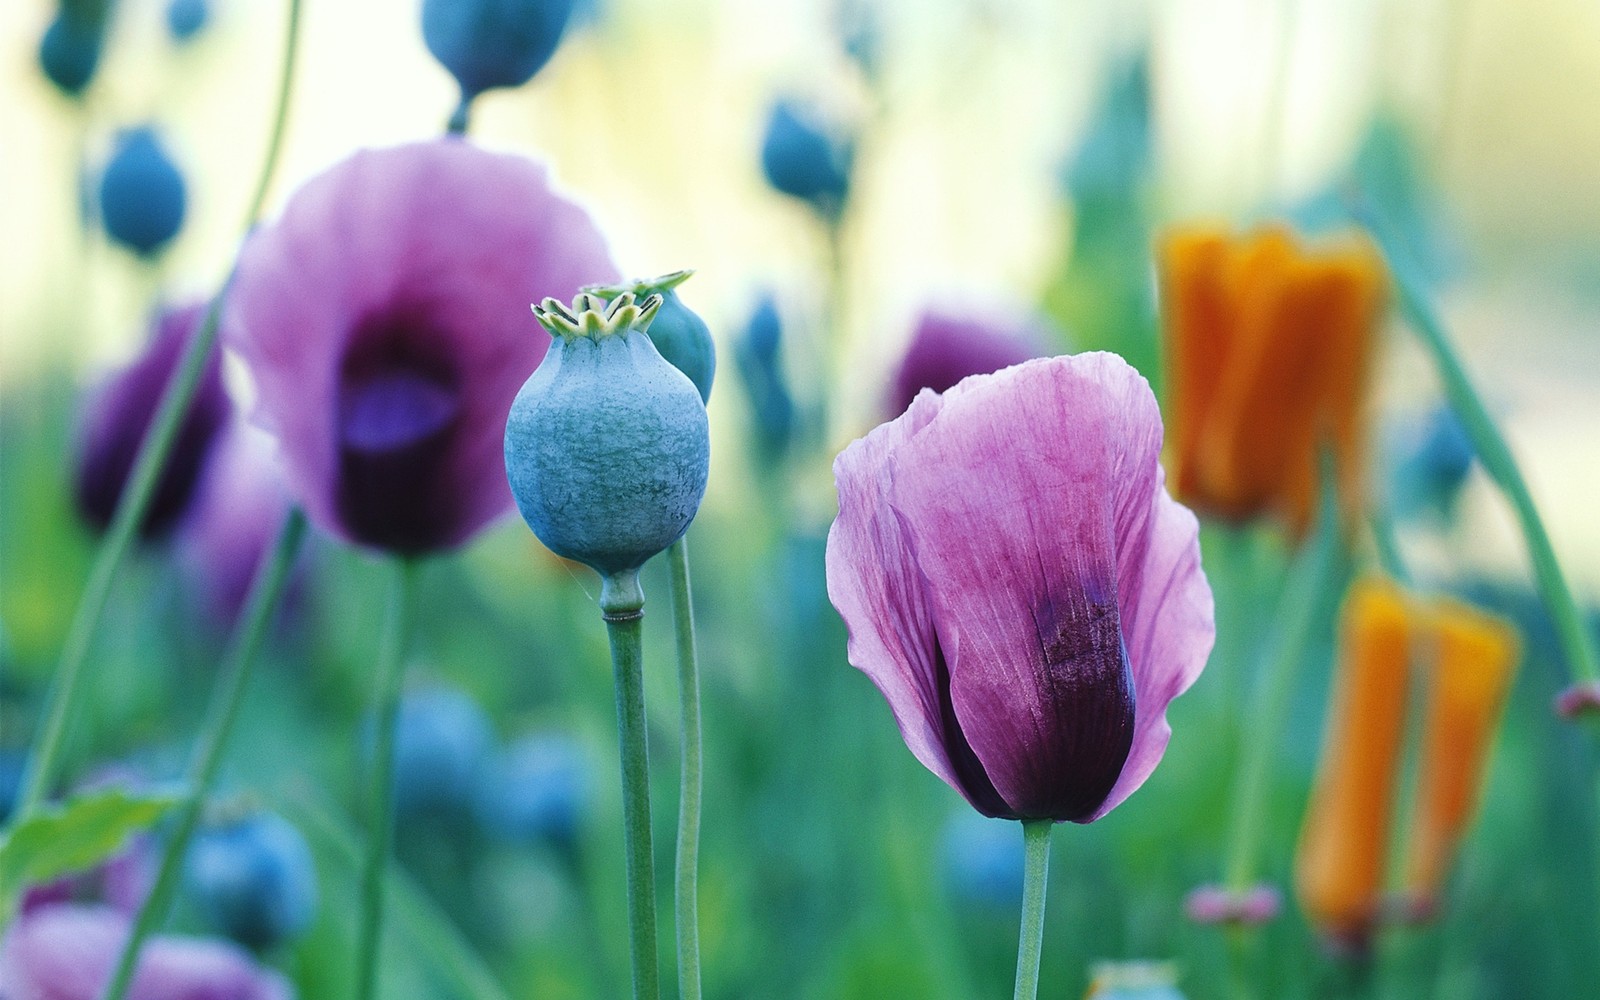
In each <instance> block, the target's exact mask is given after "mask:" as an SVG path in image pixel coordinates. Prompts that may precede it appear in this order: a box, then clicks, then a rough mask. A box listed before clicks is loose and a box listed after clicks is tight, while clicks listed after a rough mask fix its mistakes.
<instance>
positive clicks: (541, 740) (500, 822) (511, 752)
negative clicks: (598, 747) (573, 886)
mask: <svg viewBox="0 0 1600 1000" xmlns="http://www.w3.org/2000/svg"><path fill="white" fill-rule="evenodd" d="M590 794H591V789H590V767H589V761H588V757H587V755H586V754H585V753H584V751H583V748H582V746H580V745H579V744H578V743H577V742H576V741H574V740H573V739H571V738H570V737H568V736H565V735H562V734H559V733H554V732H545V733H536V734H533V735H530V736H525V737H523V738H522V739H520V740H518V741H517V742H515V743H513V744H511V745H510V746H509V747H507V748H506V749H504V750H503V751H501V752H500V753H498V754H496V755H495V757H494V759H493V760H492V761H491V763H490V765H489V767H488V768H487V769H486V771H485V773H484V780H483V783H482V785H481V786H480V788H479V799H478V814H479V817H480V818H481V820H482V821H483V825H484V827H485V828H486V829H487V830H489V831H490V832H492V833H493V834H495V835H496V836H498V837H500V838H501V839H503V840H506V841H509V842H511V843H516V844H525V845H533V844H546V845H549V846H550V847H552V848H555V849H556V850H557V851H559V852H560V853H562V854H563V855H568V856H570V855H571V854H572V853H573V852H574V851H576V850H577V848H578V844H579V836H580V833H581V829H582V821H583V813H584V810H585V808H586V806H587V804H588V802H589V798H590Z"/></svg>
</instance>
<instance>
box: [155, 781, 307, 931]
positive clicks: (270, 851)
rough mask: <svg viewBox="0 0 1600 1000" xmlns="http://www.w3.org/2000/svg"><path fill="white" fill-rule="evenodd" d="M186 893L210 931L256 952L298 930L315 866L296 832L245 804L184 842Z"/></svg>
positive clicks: (303, 923) (283, 821)
mask: <svg viewBox="0 0 1600 1000" xmlns="http://www.w3.org/2000/svg"><path fill="white" fill-rule="evenodd" d="M185 883H186V887H187V890H188V893H189V895H190V896H191V897H192V898H193V899H194V901H195V902H196V904H197V905H198V908H199V909H200V911H201V912H202V913H203V914H204V915H205V918H206V919H207V920H208V921H209V922H210V924H211V926H212V927H213V929H215V930H216V931H217V932H218V933H220V934H223V935H226V936H227V937H230V938H232V939H233V940H235V941H237V942H239V943H240V944H242V945H244V946H245V947H247V948H251V949H253V950H255V951H257V952H263V951H267V950H268V949H271V948H273V947H276V946H277V945H279V944H281V943H283V942H285V941H288V940H290V939H291V938H293V937H295V936H296V935H298V934H300V933H301V932H302V931H304V930H305V929H306V928H307V927H309V926H310V924H311V919H312V917H313V916H315V914H316V909H317V872H316V866H315V864H314V862H313V861H312V858H311V849H310V848H309V847H307V846H306V841H305V838H304V837H303V836H301V834H300V831H299V830H297V829H295V828H294V826H293V825H292V824H290V823H289V821H288V820H286V819H284V818H283V817H282V816H279V815H278V814H276V813H272V812H266V811H256V810H250V811H247V812H244V813H242V814H236V815H232V816H225V817H222V818H220V819H218V820H217V821H215V822H212V823H209V824H208V825H207V826H206V827H204V828H203V829H201V830H200V831H199V832H198V833H197V834H196V835H195V839H194V842H193V843H192V844H191V845H190V847H189V856H188V858H187V861H186V865H185Z"/></svg>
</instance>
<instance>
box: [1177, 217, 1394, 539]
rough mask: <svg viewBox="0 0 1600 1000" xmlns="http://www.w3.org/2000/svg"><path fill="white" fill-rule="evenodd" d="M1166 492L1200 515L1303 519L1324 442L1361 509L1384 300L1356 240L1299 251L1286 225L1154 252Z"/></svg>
mask: <svg viewBox="0 0 1600 1000" xmlns="http://www.w3.org/2000/svg"><path fill="white" fill-rule="evenodd" d="M1158 266H1159V269H1160V279H1161V289H1162V309H1163V323H1162V327H1163V331H1164V332H1163V338H1164V344H1165V352H1166V366H1167V386H1168V400H1167V402H1168V413H1169V415H1170V423H1171V424H1172V434H1171V438H1170V440H1171V441H1172V442H1173V449H1172V455H1171V456H1170V457H1171V465H1172V471H1173V493H1174V494H1175V495H1176V496H1177V497H1178V499H1179V500H1181V501H1182V502H1184V503H1186V504H1188V505H1189V506H1191V507H1193V508H1195V509H1196V510H1198V511H1200V512H1201V513H1203V514H1208V515H1211V516H1214V517H1219V518H1223V519H1227V520H1234V521H1242V520H1248V519H1251V518H1255V517H1259V516H1265V515H1276V516H1278V517H1280V518H1282V519H1283V520H1284V521H1285V522H1286V523H1287V524H1288V525H1289V526H1290V527H1291V528H1292V529H1293V530H1295V531H1296V532H1297V533H1302V532H1303V531H1304V530H1305V528H1306V527H1307V526H1308V525H1309V524H1310V521H1311V515H1312V512H1313V507H1314V505H1315V498H1316V481H1317V452H1318V449H1319V446H1320V445H1321V444H1322V443H1323V442H1328V443H1330V444H1331V445H1332V447H1333V450H1334V455H1335V458H1336V459H1337V464H1338V470H1339V478H1340V495H1341V498H1342V502H1343V505H1344V506H1345V508H1346V510H1350V511H1353V510H1356V509H1357V508H1358V507H1359V497H1360V494H1361V487H1362V476H1363V463H1362V453H1363V451H1364V450H1365V447H1366V420H1365V418H1364V414H1363V410H1364V404H1365V397H1366V385H1367V382H1368V370H1369V368H1370V367H1371V364H1370V361H1371V356H1372V353H1373V349H1374V345H1375V343H1376V340H1377V336H1376V333H1377V328H1378V324H1379V323H1380V322H1381V320H1382V318H1383V314H1384V308H1385V305H1386V302H1387V298H1388V278H1387V271H1386V269H1385V267H1384V263H1383V259H1382V257H1381V256H1380V255H1379V254H1378V251H1377V249H1376V248H1375V247H1374V246H1373V245H1372V244H1371V242H1370V241H1368V240H1367V239H1365V238H1364V237H1355V236H1353V237H1350V238H1348V239H1344V240H1341V241H1339V242H1338V243H1336V244H1333V245H1330V246H1328V247H1327V248H1325V249H1318V250H1311V249H1307V248H1304V247H1302V246H1301V245H1300V243H1299V242H1298V241H1297V240H1296V238H1295V236H1294V234H1293V233H1291V232H1290V231H1289V230H1288V229H1286V228H1283V227H1281V226H1272V227H1267V228H1263V229H1261V230H1258V231H1256V232H1255V233H1252V234H1250V235H1248V236H1244V237H1236V236H1232V235H1230V234H1229V233H1227V232H1225V231H1223V230H1220V229H1213V228H1198V227H1196V228H1186V229H1180V230H1175V231H1173V232H1171V233H1169V234H1168V235H1167V237H1166V239H1165V240H1164V241H1163V242H1162V244H1161V247H1160V250H1159V253H1158Z"/></svg>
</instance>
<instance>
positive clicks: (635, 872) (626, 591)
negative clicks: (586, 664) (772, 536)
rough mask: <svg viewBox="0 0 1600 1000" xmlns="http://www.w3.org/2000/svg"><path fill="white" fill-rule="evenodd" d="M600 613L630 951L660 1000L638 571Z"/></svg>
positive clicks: (619, 581) (644, 999)
mask: <svg viewBox="0 0 1600 1000" xmlns="http://www.w3.org/2000/svg"><path fill="white" fill-rule="evenodd" d="M600 610H601V612H602V613H603V614H604V615H605V621H606V633H607V637H608V638H609V639H610V640H611V664H612V667H613V669H614V671H615V673H616V688H617V733H618V737H619V740H620V742H621V745H622V824H623V838H624V840H625V841H626V848H627V871H628V947H629V952H630V954H631V955H632V958H633V995H634V998H635V1000H659V997H660V996H661V973H660V970H659V969H658V968H657V967H656V875H655V859H654V855H653V854H652V848H651V841H650V746H649V739H648V733H647V731H646V723H645V712H644V669H643V666H644V665H643V656H642V650H641V648H640V640H641V638H642V636H643V631H644V629H643V624H644V593H643V592H642V591H641V590H640V589H639V571H638V570H626V571H624V572H622V573H617V574H614V575H612V576H608V577H606V578H605V580H604V581H603V582H602V584H601V589H600Z"/></svg>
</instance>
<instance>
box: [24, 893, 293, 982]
mask: <svg viewBox="0 0 1600 1000" xmlns="http://www.w3.org/2000/svg"><path fill="white" fill-rule="evenodd" d="M129 925H130V921H129V919H128V918H127V917H126V916H124V915H122V914H120V913H118V912H117V911H115V910H112V909H109V908H107V907H103V906H80V905H76V904H70V903H63V904H59V905H56V906H48V907H44V908H42V909H38V910H35V911H33V912H31V913H28V914H26V915H24V916H22V917H21V918H19V919H18V920H17V921H16V922H15V923H13V924H12V925H11V929H10V931H9V933H7V934H6V939H5V943H4V945H3V947H0V997H5V1000H95V998H97V997H98V996H99V995H100V993H101V991H102V990H103V989H104V988H105V984H106V980H108V979H109V978H111V972H112V969H113V968H114V967H115V965H116V961H117V956H118V954H119V953H120V952H121V949H122V943H123V941H124V940H125V939H126V938H127V935H128V930H129ZM292 997H293V992H292V991H291V990H290V988H289V984H288V983H287V982H285V981H284V979H283V977H282V976H280V975H278V974H277V973H275V972H272V971H270V970H266V969H262V968H260V967H258V966H257V965H256V964H255V963H254V962H253V961H251V959H250V957H249V956H248V955H247V954H246V953H245V952H244V951H242V950H240V949H239V948H237V947H235V946H234V945H231V944H225V943H223V942H221V941H210V940H202V939H199V938H186V937H176V936H160V937H153V938H151V939H150V940H149V941H147V942H146V943H145V946H144V950H143V952H141V954H140V957H139V968H138V971H137V972H136V973H135V974H134V978H133V985H132V987H131V988H130V989H129V990H128V1000H291V998H292Z"/></svg>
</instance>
